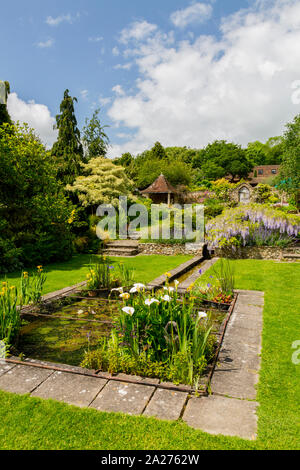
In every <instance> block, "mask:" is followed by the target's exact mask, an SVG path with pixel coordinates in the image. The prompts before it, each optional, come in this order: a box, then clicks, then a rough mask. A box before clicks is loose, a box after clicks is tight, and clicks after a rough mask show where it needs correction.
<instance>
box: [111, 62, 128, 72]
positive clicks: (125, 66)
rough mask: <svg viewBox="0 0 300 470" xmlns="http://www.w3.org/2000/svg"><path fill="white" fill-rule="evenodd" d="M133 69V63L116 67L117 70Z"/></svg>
mask: <svg viewBox="0 0 300 470" xmlns="http://www.w3.org/2000/svg"><path fill="white" fill-rule="evenodd" d="M131 67H132V62H127V63H126V64H117V65H115V66H114V69H115V70H130V69H131Z"/></svg>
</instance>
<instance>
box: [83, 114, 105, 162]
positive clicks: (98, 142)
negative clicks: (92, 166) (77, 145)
mask: <svg viewBox="0 0 300 470" xmlns="http://www.w3.org/2000/svg"><path fill="white" fill-rule="evenodd" d="M99 113H100V109H96V110H95V112H94V114H93V116H92V118H91V119H90V120H88V119H86V120H85V126H84V128H83V138H82V141H83V145H84V154H85V155H84V156H85V159H86V160H90V159H91V158H96V157H105V155H106V154H107V149H108V143H109V138H108V137H107V135H106V133H105V132H104V129H105V127H108V126H101V122H100V119H99Z"/></svg>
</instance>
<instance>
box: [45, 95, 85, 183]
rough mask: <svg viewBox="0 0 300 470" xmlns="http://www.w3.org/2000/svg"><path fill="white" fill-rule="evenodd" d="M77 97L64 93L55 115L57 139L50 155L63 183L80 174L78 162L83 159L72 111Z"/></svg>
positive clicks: (72, 180)
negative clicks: (58, 111)
mask: <svg viewBox="0 0 300 470" xmlns="http://www.w3.org/2000/svg"><path fill="white" fill-rule="evenodd" d="M74 102H77V98H72V97H71V96H70V95H69V90H66V91H65V93H64V98H63V100H62V102H61V105H60V114H58V115H57V116H56V127H57V129H58V139H57V141H56V142H55V144H54V145H53V147H52V152H51V153H52V156H53V157H54V160H55V164H56V167H57V177H58V178H59V179H60V180H61V181H62V182H63V183H64V184H72V183H73V182H74V180H75V178H76V177H77V176H78V175H79V174H80V168H81V167H80V163H81V162H82V161H83V147H82V144H81V141H80V131H79V129H78V127H77V120H76V117H75V111H74Z"/></svg>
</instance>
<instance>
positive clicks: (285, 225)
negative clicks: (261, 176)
mask: <svg viewBox="0 0 300 470" xmlns="http://www.w3.org/2000/svg"><path fill="white" fill-rule="evenodd" d="M299 233H300V217H299V216H298V215H291V214H286V213H284V212H282V211H280V210H277V209H274V208H271V207H269V206H265V205H260V204H250V205H246V206H240V207H237V208H234V209H228V210H226V211H225V212H224V213H223V214H222V215H221V216H219V217H216V218H215V219H213V220H211V221H210V222H209V223H208V224H207V225H206V234H207V241H208V244H209V248H210V249H214V248H232V249H233V250H235V249H236V248H237V247H245V246H280V247H285V246H288V245H290V244H293V243H295V242H299Z"/></svg>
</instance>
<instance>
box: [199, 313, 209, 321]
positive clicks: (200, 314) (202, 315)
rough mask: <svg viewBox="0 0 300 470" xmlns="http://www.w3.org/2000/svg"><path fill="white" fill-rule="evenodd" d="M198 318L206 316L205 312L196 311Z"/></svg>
mask: <svg viewBox="0 0 300 470" xmlns="http://www.w3.org/2000/svg"><path fill="white" fill-rule="evenodd" d="M198 318H199V319H201V318H207V313H205V312H198Z"/></svg>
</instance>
